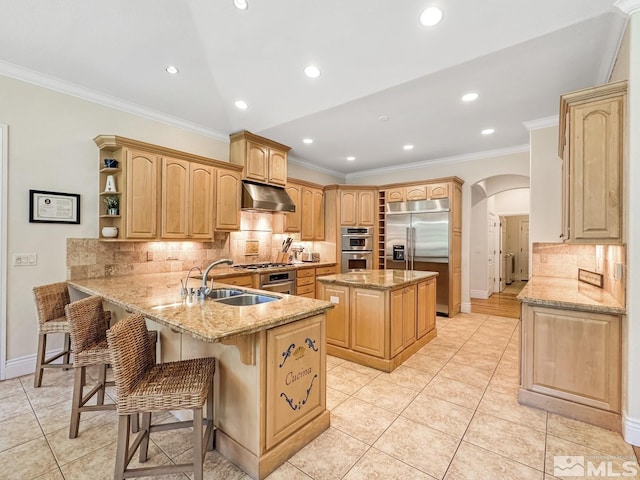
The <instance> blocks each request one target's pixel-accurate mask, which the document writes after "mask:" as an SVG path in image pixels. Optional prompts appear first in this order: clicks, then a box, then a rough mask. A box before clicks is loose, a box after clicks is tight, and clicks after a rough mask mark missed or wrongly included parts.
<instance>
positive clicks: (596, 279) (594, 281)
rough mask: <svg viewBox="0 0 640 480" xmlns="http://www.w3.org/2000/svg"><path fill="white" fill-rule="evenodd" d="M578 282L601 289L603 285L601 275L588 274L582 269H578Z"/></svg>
mask: <svg viewBox="0 0 640 480" xmlns="http://www.w3.org/2000/svg"><path fill="white" fill-rule="evenodd" d="M578 280H579V281H581V282H584V283H588V284H589V285H593V286H594V287H598V288H602V287H603V285H604V276H603V275H602V274H601V273H596V272H590V271H589V270H584V269H582V268H578Z"/></svg>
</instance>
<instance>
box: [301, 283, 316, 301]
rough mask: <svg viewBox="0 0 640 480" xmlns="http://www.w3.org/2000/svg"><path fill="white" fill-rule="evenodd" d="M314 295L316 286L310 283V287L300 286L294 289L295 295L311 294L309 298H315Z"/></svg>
mask: <svg viewBox="0 0 640 480" xmlns="http://www.w3.org/2000/svg"><path fill="white" fill-rule="evenodd" d="M315 293H316V286H315V285H314V284H313V283H311V285H302V286H298V287H296V295H305V294H311V298H313V297H314V296H315Z"/></svg>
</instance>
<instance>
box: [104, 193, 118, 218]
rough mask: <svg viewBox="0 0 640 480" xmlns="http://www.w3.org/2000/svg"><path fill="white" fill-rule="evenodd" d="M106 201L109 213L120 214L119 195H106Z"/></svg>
mask: <svg viewBox="0 0 640 480" xmlns="http://www.w3.org/2000/svg"><path fill="white" fill-rule="evenodd" d="M104 203H105V204H106V205H107V215H118V214H119V213H120V212H119V210H118V207H119V205H120V199H119V198H118V196H117V195H107V196H106V197H104Z"/></svg>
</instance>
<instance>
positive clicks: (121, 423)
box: [113, 415, 130, 480]
mask: <svg viewBox="0 0 640 480" xmlns="http://www.w3.org/2000/svg"><path fill="white" fill-rule="evenodd" d="M129 418H130V417H129V415H118V447H117V448H116V467H115V470H114V472H113V478H114V480H123V479H124V471H125V469H126V468H127V464H128V463H127V457H128V455H129Z"/></svg>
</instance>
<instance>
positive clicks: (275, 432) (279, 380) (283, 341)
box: [265, 316, 326, 449]
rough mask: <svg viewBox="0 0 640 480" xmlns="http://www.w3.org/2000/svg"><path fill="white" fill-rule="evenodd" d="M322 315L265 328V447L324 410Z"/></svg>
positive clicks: (273, 443)
mask: <svg viewBox="0 0 640 480" xmlns="http://www.w3.org/2000/svg"><path fill="white" fill-rule="evenodd" d="M324 325H325V324H324V317H323V316H316V317H311V318H309V319H306V320H302V321H299V322H296V323H291V324H288V325H284V326H281V327H276V328H272V329H270V330H267V346H266V350H267V363H266V368H267V388H266V412H268V415H267V416H266V442H265V445H266V448H267V449H270V448H272V447H273V446H275V445H276V444H278V443H280V442H281V441H282V440H284V439H286V438H287V437H289V436H290V435H291V434H293V433H294V432H295V431H296V430H299V429H300V427H302V426H303V425H305V424H306V423H308V422H309V421H310V420H311V419H312V418H314V417H317V416H318V415H320V414H321V413H322V412H323V411H324V410H325V403H326V395H325V381H326V378H325V370H326V352H325V331H324V328H325V326H324Z"/></svg>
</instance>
